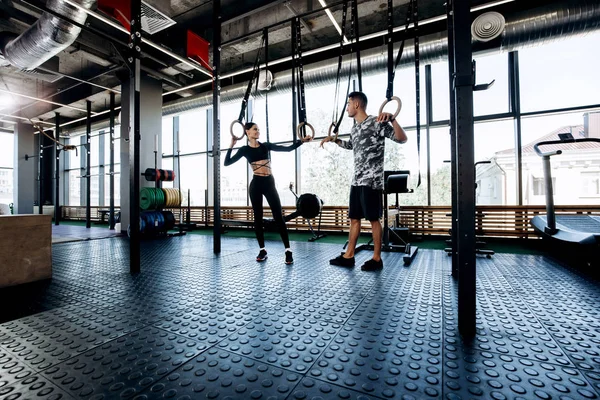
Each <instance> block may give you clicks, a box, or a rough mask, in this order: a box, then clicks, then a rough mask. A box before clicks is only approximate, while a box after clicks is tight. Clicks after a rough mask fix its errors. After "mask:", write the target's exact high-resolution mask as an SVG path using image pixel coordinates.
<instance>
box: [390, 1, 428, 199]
mask: <svg viewBox="0 0 600 400" xmlns="http://www.w3.org/2000/svg"><path fill="white" fill-rule="evenodd" d="M393 15H394V13H393V8H392V0H388V86H387V91H386V95H385V97H386V98H387V99H388V100H390V99H391V98H392V96H393V95H394V77H395V74H396V68H397V67H398V64H400V60H401V59H402V53H403V52H404V43H405V40H406V36H407V33H408V27H409V25H410V22H411V20H412V21H414V37H415V39H414V46H415V95H416V99H415V100H416V110H417V115H416V117H417V159H418V164H417V170H418V180H417V187H419V186H421V88H420V86H421V85H420V74H419V68H420V61H419V35H418V28H419V16H418V5H417V0H410V1H409V3H408V13H407V16H406V25H405V27H404V35H403V38H402V42H400V48H399V49H398V54H397V55H396V61H395V62H393V61H392V57H393V55H394V43H393V41H392V34H393V32H394V19H393Z"/></svg>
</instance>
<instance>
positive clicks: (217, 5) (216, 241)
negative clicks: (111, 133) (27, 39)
mask: <svg viewBox="0 0 600 400" xmlns="http://www.w3.org/2000/svg"><path fill="white" fill-rule="evenodd" d="M212 22H213V43H212V46H213V172H214V184H213V188H214V193H213V196H214V207H213V210H214V227H213V229H214V230H213V250H214V252H215V254H218V253H220V252H221V149H220V147H221V116H220V110H221V81H220V77H219V74H220V73H221V1H220V0H213V21H212Z"/></svg>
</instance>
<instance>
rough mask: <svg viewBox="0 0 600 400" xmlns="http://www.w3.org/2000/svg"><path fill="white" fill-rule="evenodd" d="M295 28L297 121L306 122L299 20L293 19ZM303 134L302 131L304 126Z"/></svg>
mask: <svg viewBox="0 0 600 400" xmlns="http://www.w3.org/2000/svg"><path fill="white" fill-rule="evenodd" d="M294 24H295V28H296V41H295V43H296V68H297V71H298V82H297V84H298V123H302V122H306V98H305V95H304V67H303V66H302V33H301V32H300V20H299V19H298V18H295V19H294ZM302 129H303V134H304V133H305V132H304V127H302Z"/></svg>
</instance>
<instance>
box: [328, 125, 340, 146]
mask: <svg viewBox="0 0 600 400" xmlns="http://www.w3.org/2000/svg"><path fill="white" fill-rule="evenodd" d="M333 128H335V122H332V123H331V125H329V131H327V136H329V137H333V141H334V142H335V141H336V140H337V138H338V134H339V131H338V132H335V136H332V135H331V130H332V129H333Z"/></svg>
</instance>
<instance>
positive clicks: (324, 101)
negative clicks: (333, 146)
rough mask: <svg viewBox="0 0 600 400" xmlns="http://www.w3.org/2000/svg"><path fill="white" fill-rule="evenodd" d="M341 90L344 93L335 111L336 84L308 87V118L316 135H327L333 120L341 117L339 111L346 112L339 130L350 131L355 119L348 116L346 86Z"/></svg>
mask: <svg viewBox="0 0 600 400" xmlns="http://www.w3.org/2000/svg"><path fill="white" fill-rule="evenodd" d="M363 84H364V83H363ZM341 91H343V93H341V94H340V99H339V102H338V104H337V105H335V106H336V110H335V112H334V103H333V98H334V94H335V85H333V84H331V85H325V86H320V87H316V88H310V89H306V93H305V96H306V115H307V116H306V119H307V121H308V122H309V123H310V124H311V125H312V126H313V128H314V129H315V137H324V136H326V135H327V132H328V131H329V126H330V125H331V122H332V120H333V119H334V117H336V116H337V117H338V118H339V115H340V114H339V113H343V114H344V117H343V118H342V123H341V125H340V130H339V133H340V135H344V134H349V133H350V129H351V128H352V123H353V120H352V119H351V118H348V116H347V113H346V99H345V96H346V88H345V87H344V88H343V90H340V92H341ZM367 96H368V95H367Z"/></svg>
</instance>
